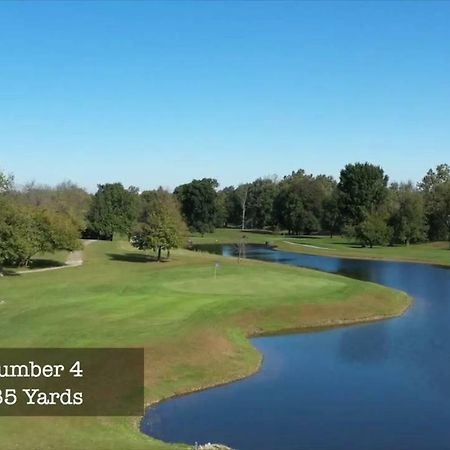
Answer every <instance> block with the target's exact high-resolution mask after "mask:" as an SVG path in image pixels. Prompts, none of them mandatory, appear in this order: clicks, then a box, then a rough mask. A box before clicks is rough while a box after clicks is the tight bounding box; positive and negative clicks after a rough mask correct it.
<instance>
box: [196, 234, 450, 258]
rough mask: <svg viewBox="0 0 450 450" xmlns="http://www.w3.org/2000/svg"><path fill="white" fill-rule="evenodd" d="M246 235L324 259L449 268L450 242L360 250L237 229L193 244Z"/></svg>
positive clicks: (340, 241)
mask: <svg viewBox="0 0 450 450" xmlns="http://www.w3.org/2000/svg"><path fill="white" fill-rule="evenodd" d="M243 235H245V242H247V243H249V244H251V243H254V244H262V243H265V242H269V243H270V244H274V245H276V246H277V248H279V249H280V250H287V251H290V252H300V253H308V254H314V255H323V256H341V257H344V258H357V259H385V260H398V261H409V262H423V263H429V264H438V265H445V266H448V265H450V249H449V243H448V242H445V241H441V242H428V243H425V244H412V245H408V246H401V245H396V246H393V247H390V246H375V247H374V248H369V247H361V245H359V244H358V243H357V242H354V241H352V240H350V239H348V238H345V237H342V236H335V237H333V238H330V237H328V236H302V237H291V236H288V235H280V234H265V233H257V232H256V233H255V232H249V231H244V232H242V231H240V230H236V229H226V228H223V229H217V230H216V231H215V232H214V233H210V234H205V235H204V236H200V235H194V236H193V237H192V241H193V242H194V243H196V244H202V243H205V244H211V243H236V242H239V240H240V239H241V237H242V236H243Z"/></svg>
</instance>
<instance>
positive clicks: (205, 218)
mask: <svg viewBox="0 0 450 450" xmlns="http://www.w3.org/2000/svg"><path fill="white" fill-rule="evenodd" d="M217 187H218V183H217V181H216V180H214V179H212V178H203V179H202V180H192V181H191V182H190V183H187V184H183V185H181V186H178V187H177V188H176V189H175V191H174V194H175V196H176V197H177V198H178V201H179V202H180V204H181V211H182V214H183V216H184V218H185V220H186V223H187V225H188V226H189V228H190V229H191V230H193V231H198V232H200V233H206V232H212V231H214V225H215V222H216V219H217V192H216V188H217Z"/></svg>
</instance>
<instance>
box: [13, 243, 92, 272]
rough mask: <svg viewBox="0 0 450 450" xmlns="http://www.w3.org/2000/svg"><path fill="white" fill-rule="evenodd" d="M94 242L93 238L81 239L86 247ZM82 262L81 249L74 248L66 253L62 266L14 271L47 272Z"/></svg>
mask: <svg viewBox="0 0 450 450" xmlns="http://www.w3.org/2000/svg"><path fill="white" fill-rule="evenodd" d="M93 242H95V239H88V240H85V241H83V245H84V247H87V246H88V245H90V244H92V243H93ZM82 264H83V250H75V251H73V252H70V253H69V254H68V255H67V259H66V264H65V265H63V266H56V267H44V268H43V269H34V270H33V269H31V270H19V271H17V272H15V273H20V274H21V275H24V274H27V273H36V272H47V271H49V270H59V269H67V268H69V267H78V266H81V265H82Z"/></svg>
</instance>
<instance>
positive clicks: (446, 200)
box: [419, 164, 450, 241]
mask: <svg viewBox="0 0 450 450" xmlns="http://www.w3.org/2000/svg"><path fill="white" fill-rule="evenodd" d="M419 189H420V190H421V192H422V193H423V195H424V201H425V215H426V218H427V223H428V237H429V239H430V240H432V241H437V240H445V239H447V238H448V237H449V233H450V230H449V224H448V223H449V216H450V167H449V166H448V164H440V165H438V166H437V167H436V170H432V169H430V170H429V171H428V172H427V174H426V175H425V177H424V178H423V180H422V182H421V183H419Z"/></svg>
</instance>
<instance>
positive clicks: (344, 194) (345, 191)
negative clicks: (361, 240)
mask: <svg viewBox="0 0 450 450" xmlns="http://www.w3.org/2000/svg"><path fill="white" fill-rule="evenodd" d="M387 183H388V176H387V175H385V174H384V171H383V169H382V168H381V167H380V166H375V165H373V164H370V163H367V162H366V163H355V164H347V165H346V166H345V168H344V169H343V170H341V175H340V180H339V183H338V189H339V209H340V212H341V215H342V218H343V220H344V221H345V223H346V224H348V225H351V226H356V225H358V224H360V223H361V222H363V221H364V220H365V219H366V218H367V217H368V216H369V214H371V213H372V212H373V211H375V210H376V209H377V208H378V207H380V206H381V205H382V203H383V202H384V201H385V199H386V196H387Z"/></svg>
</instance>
